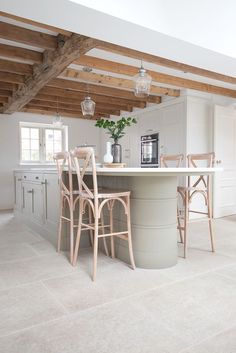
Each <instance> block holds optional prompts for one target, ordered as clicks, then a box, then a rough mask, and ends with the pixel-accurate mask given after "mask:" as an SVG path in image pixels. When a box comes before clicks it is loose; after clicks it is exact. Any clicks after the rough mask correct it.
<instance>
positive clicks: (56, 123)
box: [52, 113, 63, 127]
mask: <svg viewBox="0 0 236 353" xmlns="http://www.w3.org/2000/svg"><path fill="white" fill-rule="evenodd" d="M52 123H53V125H54V126H55V127H61V126H62V125H63V121H62V118H61V116H60V115H59V113H56V115H55V116H54V118H53V122H52Z"/></svg>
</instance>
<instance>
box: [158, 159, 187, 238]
mask: <svg viewBox="0 0 236 353" xmlns="http://www.w3.org/2000/svg"><path fill="white" fill-rule="evenodd" d="M183 159H184V155H183V154H182V153H180V154H169V155H164V154H162V155H161V156H160V167H161V168H170V167H172V168H179V167H181V164H182V162H183ZM177 222H178V227H177V228H178V230H179V236H180V241H181V243H183V235H182V231H181V224H180V212H179V206H178V201H177Z"/></svg>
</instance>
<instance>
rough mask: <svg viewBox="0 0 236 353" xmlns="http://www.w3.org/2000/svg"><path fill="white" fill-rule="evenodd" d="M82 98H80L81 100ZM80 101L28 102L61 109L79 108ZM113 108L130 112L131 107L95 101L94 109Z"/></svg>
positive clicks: (35, 100) (34, 100) (38, 100)
mask: <svg viewBox="0 0 236 353" xmlns="http://www.w3.org/2000/svg"><path fill="white" fill-rule="evenodd" d="M82 100H83V99H81V101H82ZM81 101H74V102H73V103H71V102H70V103H67V102H61V101H59V100H57V99H56V100H54V101H48V100H40V99H36V98H35V99H32V100H31V101H30V103H29V104H33V105H38V106H42V107H52V108H57V107H58V108H62V109H68V110H73V109H81V104H80V103H81ZM100 108H101V109H113V110H124V111H127V112H132V110H133V109H132V107H131V106H130V105H125V104H110V103H109V101H108V103H107V102H106V103H101V102H99V103H98V102H97V101H96V109H98V111H99V109H100Z"/></svg>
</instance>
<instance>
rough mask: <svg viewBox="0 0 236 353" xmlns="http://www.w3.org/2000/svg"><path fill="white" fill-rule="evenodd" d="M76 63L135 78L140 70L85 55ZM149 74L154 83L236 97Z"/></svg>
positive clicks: (228, 91) (234, 92)
mask: <svg viewBox="0 0 236 353" xmlns="http://www.w3.org/2000/svg"><path fill="white" fill-rule="evenodd" d="M74 63H75V64H79V65H88V66H90V67H93V68H95V69H99V70H103V71H109V72H114V73H118V74H122V75H128V76H134V75H135V74H137V70H138V68H137V67H135V66H131V65H125V64H120V63H116V62H113V61H109V60H103V59H100V58H95V57H91V56H88V55H87V56H86V55H84V56H83V57H82V58H80V60H76V61H75V62H74ZM70 70H71V69H70ZM66 71H67V70H66ZM147 73H148V74H149V75H150V76H151V77H152V80H153V81H155V82H158V83H164V84H168V85H172V86H177V87H182V88H187V89H194V90H197V91H202V92H207V93H213V94H219V95H222V96H228V97H233V98H235V97H236V90H232V89H228V88H224V87H220V86H215V85H210V84H207V83H204V82H199V81H193V80H189V79H185V78H181V77H177V76H173V75H167V74H163V73H160V72H156V71H152V70H147ZM75 75H76V73H75ZM69 76H70V77H72V76H73V72H72V73H71V74H70V73H69ZM80 76H81V75H80Z"/></svg>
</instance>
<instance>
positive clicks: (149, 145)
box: [141, 139, 158, 165]
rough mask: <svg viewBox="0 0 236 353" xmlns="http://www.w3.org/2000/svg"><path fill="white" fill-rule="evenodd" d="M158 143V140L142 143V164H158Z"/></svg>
mask: <svg viewBox="0 0 236 353" xmlns="http://www.w3.org/2000/svg"><path fill="white" fill-rule="evenodd" d="M157 143H158V140H156V139H153V140H146V141H142V142H141V164H143V165H144V164H158V155H157Z"/></svg>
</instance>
